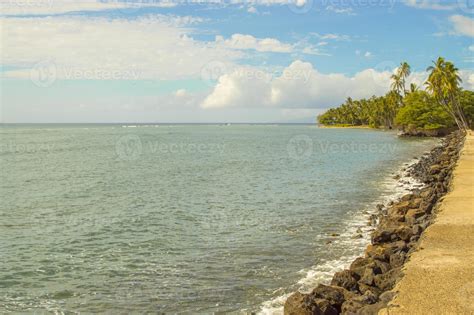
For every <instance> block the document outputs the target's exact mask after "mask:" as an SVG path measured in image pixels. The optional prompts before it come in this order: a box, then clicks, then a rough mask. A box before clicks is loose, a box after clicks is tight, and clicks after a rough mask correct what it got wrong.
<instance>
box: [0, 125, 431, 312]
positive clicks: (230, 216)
mask: <svg viewBox="0 0 474 315" xmlns="http://www.w3.org/2000/svg"><path fill="white" fill-rule="evenodd" d="M434 144H435V141H434V140H429V139H417V140H415V139H399V138H397V137H396V135H395V134H394V133H391V132H380V131H370V130H346V129H318V128H316V127H314V126H305V125H299V126H297V125H293V126H291V125H274V126H269V125H255V126H250V125H232V126H217V125H214V126H212V125H209V126H205V125H201V126H197V125H174V126H173V125H167V126H136V127H128V128H125V127H123V126H118V125H117V126H111V125H102V126H101V125H88V126H86V125H84V126H79V125H71V126H54V125H51V126H3V127H2V128H0V145H1V146H0V167H1V182H0V187H1V188H0V194H1V203H0V214H1V218H2V220H1V222H0V239H1V242H0V252H1V256H0V259H1V263H0V312H1V313H3V312H7V311H16V312H20V311H23V312H34V311H37V312H42V311H62V312H71V313H73V312H83V313H84V312H109V313H116V312H117V311H121V312H136V313H144V312H166V313H176V312H186V313H212V312H235V313H241V312H248V311H263V312H267V313H271V312H272V310H274V309H275V310H276V309H278V307H279V306H281V301H282V300H283V297H284V296H285V294H288V293H289V292H291V291H293V290H295V289H298V288H303V289H304V288H309V287H311V286H312V285H315V283H317V282H318V281H321V280H324V279H327V278H328V277H329V276H330V275H331V274H332V273H333V272H334V270H336V269H338V268H341V267H342V266H343V265H344V264H345V263H347V262H348V261H349V259H351V257H354V256H355V255H358V254H359V253H360V252H361V250H362V249H363V247H364V246H365V244H366V238H363V239H357V240H354V239H352V235H353V233H355V230H356V229H357V228H362V229H364V231H366V230H367V229H366V227H365V221H364V215H365V214H364V210H366V209H373V204H374V202H377V201H379V200H382V199H383V198H387V197H388V196H390V195H392V194H393V193H395V192H397V191H398V192H399V191H400V188H399V187H398V188H397V186H396V183H395V181H394V180H392V179H391V175H393V173H394V172H396V171H397V170H398V169H399V168H400V167H401V166H402V165H403V163H406V162H408V161H410V160H412V159H413V158H414V157H416V156H419V155H421V154H422V153H423V152H425V151H427V150H428V149H429V148H431V147H432V146H433V145H434ZM397 189H398V190H397Z"/></svg>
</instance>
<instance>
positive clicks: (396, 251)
mask: <svg viewBox="0 0 474 315" xmlns="http://www.w3.org/2000/svg"><path fill="white" fill-rule="evenodd" d="M463 143H464V135H462V134H461V133H460V132H454V133H452V134H450V135H448V136H447V137H446V138H445V139H443V143H442V144H441V145H440V146H437V147H436V148H434V149H433V150H431V151H430V152H429V153H428V154H426V155H424V156H422V157H421V158H420V159H419V161H418V162H417V163H415V164H413V165H412V166H410V167H409V169H407V172H408V173H409V175H410V176H412V177H414V178H415V179H417V180H419V181H421V182H423V183H424V184H425V186H424V187H423V188H420V189H414V190H413V191H412V192H411V193H409V194H406V195H404V196H403V197H402V198H400V199H399V200H398V201H396V202H391V203H390V204H388V206H386V207H383V206H380V207H378V214H377V215H376V217H374V218H373V221H375V222H376V224H377V226H376V229H375V230H374V231H373V232H372V235H371V245H369V246H367V248H366V251H365V255H364V257H358V258H357V259H355V260H354V261H353V262H352V264H351V265H350V267H349V269H346V270H343V271H340V272H337V273H336V274H334V276H333V278H332V281H331V283H330V285H324V284H320V285H319V286H318V287H316V288H315V289H314V290H313V291H312V292H310V293H309V294H303V293H300V292H296V293H294V294H292V295H291V296H290V297H289V298H288V299H287V300H286V303H285V306H284V314H285V315H310V314H311V315H318V314H324V315H336V314H377V312H378V311H379V310H380V309H382V308H385V307H386V306H387V304H388V302H390V301H391V300H392V298H393V297H394V295H395V292H392V291H390V290H392V289H393V288H394V286H395V284H396V283H397V282H398V280H399V279H401V277H403V273H402V267H403V265H404V263H405V262H406V261H407V260H408V259H409V258H410V255H411V253H413V252H414V251H416V250H417V247H418V240H419V239H420V236H421V235H422V233H423V231H424V230H425V229H426V228H427V227H428V226H429V225H430V224H431V223H433V220H434V217H435V216H436V208H437V204H438V201H439V200H440V198H442V197H443V196H444V195H445V194H446V193H447V192H448V189H449V185H450V182H451V177H452V171H453V169H454V167H455V165H456V162H457V160H458V158H459V153H460V150H461V148H462V146H463Z"/></svg>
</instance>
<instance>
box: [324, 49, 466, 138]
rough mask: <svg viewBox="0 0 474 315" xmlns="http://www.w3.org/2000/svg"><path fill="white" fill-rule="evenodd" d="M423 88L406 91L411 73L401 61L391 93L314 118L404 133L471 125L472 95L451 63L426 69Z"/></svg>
mask: <svg viewBox="0 0 474 315" xmlns="http://www.w3.org/2000/svg"><path fill="white" fill-rule="evenodd" d="M427 71H428V72H429V76H428V79H427V80H426V82H425V86H426V89H425V90H421V89H420V87H418V86H416V85H415V84H413V83H412V84H410V86H409V88H408V89H407V88H406V80H407V78H408V77H409V75H410V73H411V69H410V66H409V65H408V63H406V62H403V63H401V64H400V67H398V69H397V71H396V73H394V74H393V75H392V77H391V79H392V84H391V90H390V91H388V93H387V94H386V95H384V96H380V97H376V96H372V97H371V98H369V99H361V100H353V99H352V98H350V97H349V98H348V99H347V100H346V101H345V102H344V104H342V105H340V106H339V107H337V108H332V109H329V110H328V111H326V112H325V113H323V114H321V115H320V116H318V122H319V123H320V124H322V125H324V126H339V127H340V126H343V127H354V126H370V127H372V128H387V129H393V128H398V129H401V130H403V131H404V132H405V133H407V134H418V133H419V132H423V131H427V132H429V131H439V130H450V129H454V128H459V129H461V130H467V129H469V128H472V127H473V126H474V92H473V91H468V90H463V89H462V88H461V82H462V81H461V78H460V77H459V70H458V69H457V68H456V67H455V66H454V64H453V63H451V62H449V61H446V60H445V59H444V58H441V57H440V58H438V59H437V60H436V61H434V62H433V65H432V66H431V67H429V68H428V69H427Z"/></svg>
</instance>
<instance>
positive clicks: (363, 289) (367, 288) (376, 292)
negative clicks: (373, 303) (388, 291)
mask: <svg viewBox="0 0 474 315" xmlns="http://www.w3.org/2000/svg"><path fill="white" fill-rule="evenodd" d="M359 291H360V293H362V294H365V292H367V291H370V292H371V293H372V294H374V295H375V296H379V295H380V294H381V293H382V290H380V289H379V288H377V287H374V286H370V285H367V284H364V283H360V282H359Z"/></svg>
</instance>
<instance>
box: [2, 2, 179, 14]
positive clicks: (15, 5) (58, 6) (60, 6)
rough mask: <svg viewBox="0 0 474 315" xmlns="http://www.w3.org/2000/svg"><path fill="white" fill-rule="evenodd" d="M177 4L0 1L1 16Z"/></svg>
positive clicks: (174, 3) (173, 3) (172, 3)
mask: <svg viewBox="0 0 474 315" xmlns="http://www.w3.org/2000/svg"><path fill="white" fill-rule="evenodd" d="M176 4H177V2H173V1H156V0H141V1H140V0H138V1H120V0H102V1H99V0H0V9H1V12H2V14H3V15H27V14H42V15H49V14H59V13H66V12H77V11H101V10H117V9H127V8H129V9H139V8H145V7H172V6H175V5H176Z"/></svg>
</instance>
